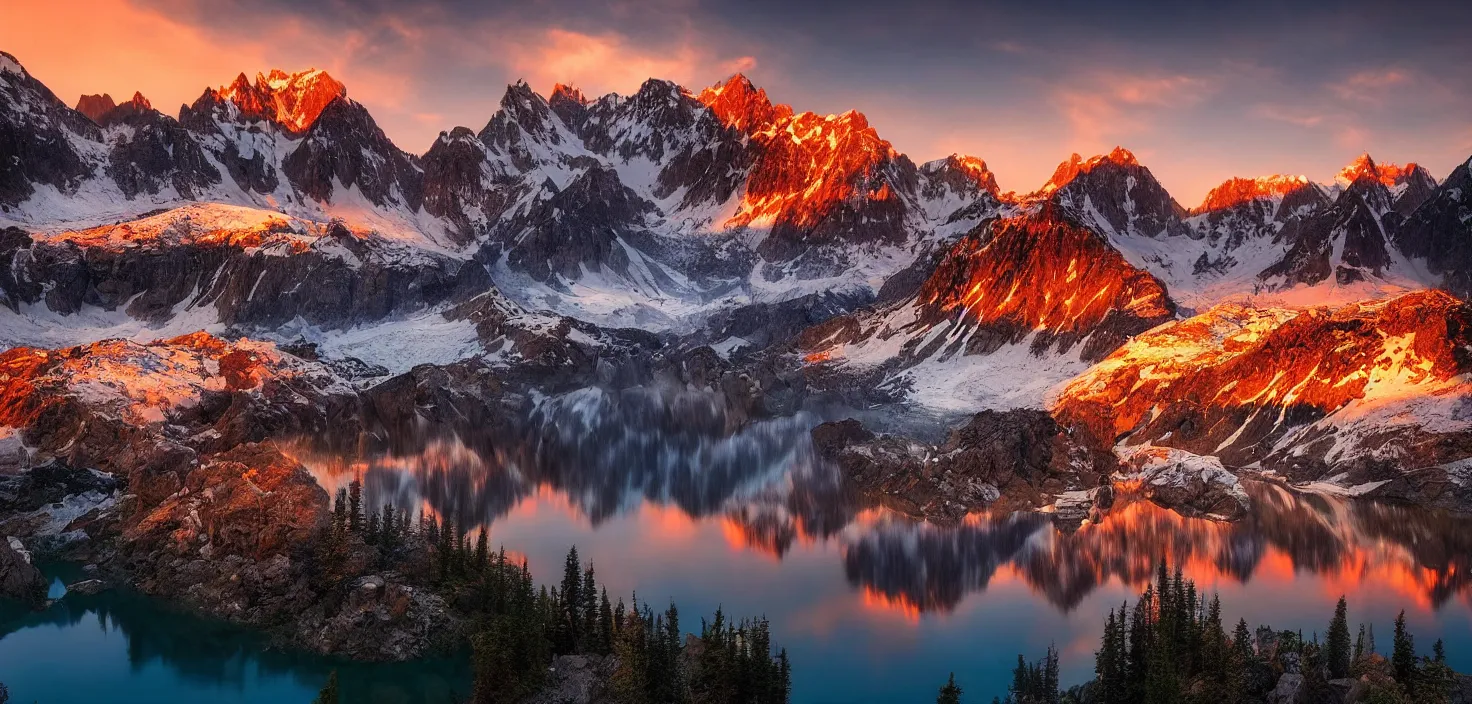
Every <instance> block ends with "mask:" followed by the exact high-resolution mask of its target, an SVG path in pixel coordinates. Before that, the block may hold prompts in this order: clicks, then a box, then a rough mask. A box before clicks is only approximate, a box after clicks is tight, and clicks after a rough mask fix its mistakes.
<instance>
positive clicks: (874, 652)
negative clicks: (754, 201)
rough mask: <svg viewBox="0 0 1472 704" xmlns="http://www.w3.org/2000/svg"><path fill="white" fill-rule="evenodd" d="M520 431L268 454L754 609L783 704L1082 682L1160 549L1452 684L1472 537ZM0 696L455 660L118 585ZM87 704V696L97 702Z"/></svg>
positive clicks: (286, 681)
mask: <svg viewBox="0 0 1472 704" xmlns="http://www.w3.org/2000/svg"><path fill="white" fill-rule="evenodd" d="M538 421H539V422H540V423H542V425H541V427H542V430H541V431H540V432H539V433H537V434H536V435H535V436H534V437H533V438H531V439H528V438H525V437H522V438H518V439H516V440H515V441H510V442H508V441H504V440H501V441H495V440H492V439H489V438H485V437H483V436H481V435H480V434H477V433H476V432H475V430H474V429H467V428H460V429H457V430H454V431H451V430H449V429H443V428H430V429H425V428H417V429H414V430H413V431H407V430H402V429H401V430H400V431H398V432H395V433H392V434H390V435H389V436H384V435H382V434H380V435H378V436H376V437H368V438H363V439H360V440H358V441H355V442H348V443H346V445H347V449H344V443H342V442H339V443H336V444H335V445H334V446H333V447H332V448H331V449H327V448H324V447H323V446H322V445H321V444H320V443H319V442H316V441H305V440H304V441H301V442H296V443H291V444H288V445H287V446H286V447H287V449H288V450H289V451H290V452H291V453H292V454H294V455H295V456H296V457H297V458H298V459H300V460H301V461H303V462H304V463H305V464H307V466H308V467H309V468H310V469H312V471H313V473H314V475H315V476H317V478H318V480H319V481H320V482H321V483H322V484H323V485H324V486H325V487H327V488H328V489H329V491H331V490H334V489H335V487H337V486H340V485H344V484H346V483H347V482H348V481H350V479H351V478H352V477H354V476H361V477H363V478H364V482H365V485H366V486H367V489H368V494H369V498H370V501H374V502H382V501H390V500H391V501H393V502H394V503H395V504H396V505H398V506H406V505H408V506H419V507H421V508H423V509H424V510H431V511H434V512H437V513H440V514H451V515H454V516H456V517H457V520H460V521H465V522H469V523H471V524H473V525H477V526H487V527H488V528H489V531H490V534H491V536H492V544H493V545H504V546H505V547H506V548H507V550H508V552H511V553H515V554H519V555H525V556H526V557H527V558H528V559H529V560H530V561H531V565H532V569H533V572H534V573H535V574H537V575H539V576H542V577H544V578H556V576H557V571H558V567H560V565H561V564H562V557H563V555H564V554H565V553H566V551H567V549H568V547H569V546H571V545H574V544H575V545H577V547H578V550H579V552H580V553H581V554H582V555H583V556H584V558H585V559H591V560H592V561H593V563H594V565H595V568H596V570H597V573H598V577H599V579H600V580H601V581H603V582H605V583H607V585H608V586H609V589H610V591H611V592H621V593H623V594H625V595H629V594H632V593H634V592H635V591H637V593H638V596H639V598H640V600H641V601H646V600H647V601H651V602H653V603H654V604H655V605H656V606H659V605H662V604H663V603H665V602H666V601H668V600H670V599H673V600H675V601H676V602H677V603H678V604H679V606H680V610H681V614H682V616H684V617H685V618H686V619H689V620H688V621H687V622H686V623H685V627H686V630H692V629H694V628H696V627H697V626H698V620H696V619H697V618H698V615H700V614H709V613H711V612H713V611H714V610H715V608H716V607H717V606H723V607H724V608H725V610H726V611H727V613H730V614H733V615H758V614H765V615H766V616H767V617H768V618H770V619H771V621H772V629H773V640H774V642H776V643H777V644H779V645H782V646H785V647H786V648H787V650H788V653H789V655H790V656H791V658H792V661H793V664H794V676H793V701H794V702H801V703H815V704H823V703H827V702H925V701H933V700H934V696H935V689H936V688H937V687H938V686H939V685H940V684H941V683H942V682H944V681H945V679H946V676H947V674H948V673H950V672H952V671H954V672H955V673H956V679H957V681H958V682H959V683H960V684H961V685H962V686H963V687H964V688H965V689H966V690H967V692H968V696H967V699H968V700H974V701H989V700H990V699H991V697H992V696H993V695H1000V694H1004V693H1005V687H1006V682H1007V680H1008V677H1009V669H1010V668H1011V667H1012V665H1014V664H1015V662H1016V657H1017V654H1018V653H1019V652H1020V653H1024V654H1026V655H1028V656H1029V657H1036V656H1038V655H1040V654H1041V653H1042V652H1043V651H1044V650H1045V649H1046V648H1047V646H1048V645H1049V644H1050V643H1056V644H1057V646H1058V648H1059V650H1060V652H1061V653H1062V667H1063V673H1062V674H1063V679H1064V681H1065V684H1074V683H1078V682H1082V681H1084V680H1086V679H1088V678H1089V677H1090V676H1091V675H1092V652H1093V650H1094V649H1095V648H1096V647H1097V640H1098V638H1099V634H1100V632H1101V630H1102V624H1103V619H1104V615H1105V614H1106V613H1107V612H1108V610H1109V609H1110V608H1111V607H1117V606H1119V605H1120V604H1121V603H1122V602H1124V601H1125V600H1127V599H1133V597H1134V595H1135V594H1137V593H1138V591H1139V590H1140V589H1141V588H1143V586H1144V584H1145V583H1146V582H1147V581H1148V580H1149V579H1150V577H1151V575H1152V572H1153V568H1154V565H1155V564H1156V563H1157V562H1158V561H1159V560H1160V559H1162V558H1169V559H1170V560H1171V561H1172V562H1173V563H1177V564H1182V565H1184V567H1185V571H1186V573H1187V575H1188V576H1190V577H1192V578H1193V579H1195V580H1196V582H1197V584H1198V585H1200V586H1201V587H1202V588H1203V590H1204V591H1207V592H1217V593H1219V594H1220V595H1221V598H1222V601H1223V605H1224V611H1225V613H1226V614H1227V616H1228V617H1229V618H1230V619H1231V620H1232V621H1235V620H1236V619H1237V618H1238V617H1243V618H1246V619H1247V622H1248V623H1249V624H1250V625H1253V626H1256V625H1257V624H1259V623H1269V624H1272V625H1274V626H1275V627H1278V628H1289V629H1302V630H1303V631H1304V633H1305V635H1307V634H1310V633H1313V632H1315V631H1322V630H1323V629H1324V627H1325V626H1326V624H1327V623H1328V620H1329V616H1330V615H1331V614H1332V611H1333V604H1334V601H1335V600H1337V599H1338V597H1339V596H1340V595H1341V594H1347V595H1349V598H1350V616H1351V620H1352V621H1365V622H1369V623H1371V624H1373V626H1374V628H1375V632H1376V634H1378V635H1379V639H1378V640H1379V643H1380V644H1381V646H1382V650H1383V649H1385V648H1387V647H1388V645H1389V642H1390V637H1389V636H1390V632H1391V622H1392V620H1393V619H1394V618H1395V614H1396V612H1397V611H1399V610H1400V609H1405V610H1406V612H1407V621H1408V622H1409V624H1410V626H1411V628H1412V630H1413V632H1414V633H1415V634H1416V636H1417V643H1418V645H1419V646H1420V647H1421V649H1422V650H1429V647H1430V644H1431V643H1432V642H1433V641H1434V640H1435V639H1437V638H1443V639H1445V641H1446V644H1447V650H1448V652H1449V655H1450V658H1451V660H1452V665H1453V667H1455V668H1456V669H1458V670H1459V671H1464V672H1465V671H1472V520H1469V519H1467V518H1464V517H1454V516H1448V515H1444V514H1439V513H1435V512H1430V511H1424V510H1418V509H1410V508H1404V507H1396V506H1389V505H1383V504H1377V503H1370V502H1350V501H1346V500H1342V499H1337V498H1328V497H1322V496H1313V495H1300V494H1295V493H1290V492H1288V491H1285V490H1283V489H1281V488H1277V487H1273V486H1265V485H1255V486H1252V487H1251V493H1252V494H1253V498H1254V503H1255V510H1254V513H1253V515H1252V516H1251V517H1250V518H1248V519H1247V520H1244V521H1242V522H1239V523H1234V524H1222V523H1214V522H1210V521H1203V520H1195V519H1186V518H1182V517H1180V516H1179V515H1177V514H1175V513H1173V512H1170V511H1167V510H1164V509H1160V508H1158V507H1156V506H1154V505H1152V504H1149V503H1130V504H1128V505H1124V506H1122V507H1119V508H1116V510H1114V511H1113V512H1111V513H1110V514H1109V515H1108V516H1107V518H1106V519H1105V520H1104V521H1103V522H1101V523H1100V524H1098V525H1092V526H1086V527H1084V528H1083V529H1080V530H1076V531H1060V530H1058V529H1056V528H1055V527H1054V526H1053V524H1052V523H1051V522H1050V521H1048V520H1046V519H1045V518H1043V517H1040V516H1036V515H995V516H988V515H977V516H972V517H970V518H969V519H968V520H967V521H965V522H964V523H963V524H961V525H959V526H950V527H942V526H935V525H930V524H926V523H921V522H916V521H913V520H910V519H908V518H905V517H903V516H900V515H897V514H894V513H892V512H888V511H886V510H883V509H881V508H878V507H875V506H872V505H866V503H865V502H863V501H862V500H860V499H858V498H856V497H854V496H853V495H852V494H851V492H849V491H847V490H846V488H845V487H844V486H843V483H842V482H841V481H839V479H838V477H837V476H836V474H835V473H834V472H833V471H832V469H831V468H826V467H824V466H822V465H821V463H818V462H816V461H815V460H814V459H813V457H812V452H811V448H810V447H809V445H808V443H807V440H806V438H807V430H808V429H809V428H810V427H811V425H812V424H813V423H815V422H817V419H815V418H812V417H808V416H804V415H799V416H797V417H795V418H789V419H783V420H776V421H764V422H758V423H754V424H737V423H734V422H730V421H728V420H727V419H725V418H724V417H723V416H722V415H721V414H720V413H719V412H711V411H710V409H708V408H705V407H704V406H702V405H701V404H699V403H695V402H692V401H690V400H689V399H685V400H682V399H679V398H676V399H673V400H671V399H668V398H661V399H657V400H656V399H650V398H645V397H640V396H637V395H634V396H631V395H628V394H624V395H617V396H615V395H609V394H604V393H600V392H594V391H589V392H582V393H581V394H573V395H570V396H569V397H564V398H562V399H557V400H554V401H553V402H549V403H548V404H547V405H546V407H545V408H544V411H543V416H542V417H540V418H539V419H538ZM0 634H3V635H0V682H5V683H6V684H8V685H9V686H10V688H11V693H12V700H13V701H17V702H30V701H33V700H34V701H37V702H56V703H65V702H94V701H102V700H107V701H120V702H121V701H129V702H145V701H147V702H176V701H177V702H186V701H187V702H194V701H205V700H208V701H221V702H291V701H301V702H307V701H310V700H311V698H312V696H313V695H314V694H315V691H316V689H317V688H318V687H320V686H321V683H322V682H323V681H324V679H325V677H326V673H327V672H328V671H329V670H331V669H332V668H334V667H337V668H342V677H343V680H344V682H345V686H348V687H351V688H352V691H353V692H354V694H355V696H354V697H353V698H352V699H351V701H364V702H383V703H385V704H387V703H389V702H394V703H398V702H403V703H405V704H409V703H420V702H423V703H425V704H429V703H431V702H446V701H451V699H452V697H453V696H455V695H457V694H459V695H463V694H464V693H465V692H466V691H467V690H468V679H467V675H466V673H465V671H464V665H463V662H461V661H456V660H453V659H451V660H448V661H433V662H420V663H409V664H404V665H395V666H381V665H380V666H348V665H344V664H342V663H336V662H333V661H331V660H327V659H323V658H317V657H311V656H306V655H301V654H292V653H281V652H277V651H270V650H267V649H265V647H264V643H263V642H262V641H261V640H260V639H259V638H256V637H254V636H252V635H251V634H249V633H244V632H241V631H239V630H237V629H233V628H228V627H224V626H220V625H218V624H211V623H208V622H204V621H201V620H199V619H195V618H192V617H189V616H185V615H181V614H177V613H173V612H171V611H168V610H166V609H164V608H162V607H161V606H160V605H159V604H158V603H157V602H154V601H150V600H146V599H141V598H137V597H131V596H128V595H126V594H112V595H103V596H100V597H88V598H77V597H76V596H75V595H73V596H68V597H67V598H66V599H63V600H62V601H61V602H59V603H58V604H57V605H56V606H54V607H52V609H51V610H49V611H47V612H44V613H40V614H14V613H10V614H4V615H3V622H0ZM99 697H101V698H99Z"/></svg>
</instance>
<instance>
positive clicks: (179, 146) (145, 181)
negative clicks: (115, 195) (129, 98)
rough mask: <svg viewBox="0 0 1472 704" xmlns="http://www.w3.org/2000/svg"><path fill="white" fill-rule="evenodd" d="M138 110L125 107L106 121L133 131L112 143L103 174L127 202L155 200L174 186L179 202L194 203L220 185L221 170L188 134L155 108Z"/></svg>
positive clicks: (111, 114) (109, 113)
mask: <svg viewBox="0 0 1472 704" xmlns="http://www.w3.org/2000/svg"><path fill="white" fill-rule="evenodd" d="M138 97H139V98H141V97H142V96H138ZM144 104H145V105H146V102H145V103H144ZM136 106H137V103H136V102H133V103H124V104H123V105H121V106H119V107H116V108H113V109H112V110H110V111H109V112H107V113H106V114H105V115H104V116H103V120H104V122H105V123H106V124H107V125H109V126H111V125H126V126H127V127H130V128H132V129H131V134H128V133H125V134H123V135H122V136H119V137H118V138H117V139H115V140H114V141H113V143H112V149H111V150H110V151H109V153H108V165H107V167H106V168H105V169H104V171H105V172H106V173H107V175H108V176H110V177H112V179H113V181H115V182H117V184H118V188H119V189H120V190H121V191H122V192H123V195H124V196H125V197H127V198H134V197H136V196H138V195H139V194H141V193H148V194H157V193H158V192H159V191H160V190H161V189H162V188H164V187H165V186H173V187H174V190H175V191H177V192H178V194H179V195H180V197H183V198H186V199H193V198H195V197H197V196H198V195H199V194H200V192H201V191H202V190H203V189H205V188H208V187H209V186H212V185H215V184H218V183H220V182H221V178H222V177H221V175H220V172H219V170H218V169H216V168H215V167H214V165H213V164H211V163H210V162H209V160H208V159H207V158H206V157H205V153H204V150H203V149H202V148H200V146H199V143H198V142H196V141H195V139H194V137H193V136H192V135H191V134H190V133H189V132H188V130H185V129H184V128H183V127H181V126H180V125H179V123H178V122H176V121H175V120H174V119H173V118H171V117H168V116H166V115H163V114H161V113H159V112H158V111H156V110H153V109H152V108H141V107H136Z"/></svg>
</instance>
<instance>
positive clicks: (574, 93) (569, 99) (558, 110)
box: [547, 83, 588, 132]
mask: <svg viewBox="0 0 1472 704" xmlns="http://www.w3.org/2000/svg"><path fill="white" fill-rule="evenodd" d="M547 105H548V107H550V108H551V109H552V112H553V113H554V114H556V115H557V117H559V118H561V119H562V121H563V123H565V124H566V125H567V126H568V127H571V128H572V129H573V131H574V132H576V131H579V130H581V129H582V126H583V124H584V123H585V122H586V121H587V118H588V98H587V96H584V95H583V92H582V91H581V90H578V89H577V88H576V87H574V86H569V85H565V84H562V83H558V84H557V85H555V86H553V87H552V97H550V98H548V99H547Z"/></svg>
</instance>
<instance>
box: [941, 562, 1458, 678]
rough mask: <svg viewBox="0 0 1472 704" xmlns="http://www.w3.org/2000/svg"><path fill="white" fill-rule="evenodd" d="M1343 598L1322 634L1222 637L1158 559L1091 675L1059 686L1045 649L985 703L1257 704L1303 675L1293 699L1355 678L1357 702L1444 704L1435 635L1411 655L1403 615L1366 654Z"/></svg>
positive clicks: (1213, 610)
mask: <svg viewBox="0 0 1472 704" xmlns="http://www.w3.org/2000/svg"><path fill="white" fill-rule="evenodd" d="M1348 610H1349V609H1348V604H1347V602H1346V600H1345V599H1344V598H1343V597H1341V598H1340V599H1339V603H1338V604H1337V605H1336V606H1335V609H1334V615H1333V617H1332V618H1331V619H1330V621H1329V625H1328V628H1327V629H1326V631H1325V634H1324V639H1323V640H1322V641H1321V640H1320V638H1319V634H1318V633H1314V634H1313V635H1312V637H1310V638H1307V639H1306V638H1305V637H1304V635H1303V634H1302V633H1301V632H1293V631H1281V632H1275V631H1273V630H1272V629H1271V628H1269V627H1266V626H1259V627H1258V629H1257V630H1256V631H1255V632H1254V631H1250V630H1249V629H1248V626H1247V621H1246V620H1245V619H1239V620H1238V621H1237V625H1236V626H1235V628H1233V630H1232V632H1231V633H1230V634H1228V633H1227V631H1226V629H1225V628H1224V625H1223V621H1222V607H1221V601H1220V600H1219V599H1218V598H1217V597H1216V596H1212V597H1211V598H1210V599H1205V598H1203V597H1202V595H1200V594H1199V593H1198V592H1197V590H1196V585H1195V583H1194V582H1192V581H1191V580H1189V579H1184V578H1183V577H1182V574H1181V571H1180V570H1179V569H1177V570H1175V571H1174V572H1171V571H1170V569H1169V568H1168V567H1167V566H1166V565H1165V564H1164V563H1162V564H1161V565H1160V567H1159V569H1158V570H1157V572H1156V579H1155V582H1154V584H1151V585H1149V586H1147V587H1146V588H1145V591H1144V592H1143V593H1142V594H1141V595H1140V597H1139V599H1138V600H1137V601H1136V602H1135V604H1134V606H1133V607H1131V606H1130V605H1129V604H1128V603H1125V604H1122V605H1121V606H1120V607H1119V608H1118V609H1111V610H1110V612H1109V615H1108V617H1107V618H1106V619H1105V622H1104V634H1103V636H1102V637H1101V639H1100V647H1099V650H1098V651H1096V652H1095V657H1094V673H1095V675H1096V677H1095V679H1094V680H1093V681H1091V682H1089V683H1088V684H1085V685H1081V686H1077V687H1073V688H1071V689H1069V690H1068V691H1066V692H1065V691H1061V690H1060V689H1059V686H1058V653H1057V651H1056V650H1055V649H1053V648H1051V647H1050V648H1049V649H1048V651H1047V654H1046V655H1044V656H1043V658H1042V659H1041V660H1039V661H1037V662H1028V661H1027V660H1026V659H1025V658H1024V657H1023V656H1021V655H1019V656H1018V664H1017V667H1016V668H1015V669H1014V670H1013V673H1012V684H1011V686H1010V687H1009V688H1008V693H1007V696H1006V698H1005V699H1001V698H994V699H993V702H994V704H997V703H999V702H1003V701H1005V702H1006V703H1007V704H1136V703H1140V702H1143V703H1145V704H1167V703H1169V704H1175V703H1178V702H1185V703H1187V704H1196V703H1200V704H1206V703H1208V702H1210V703H1213V704H1215V703H1223V704H1243V703H1248V702H1262V701H1265V700H1266V697H1267V695H1268V693H1269V692H1271V691H1272V690H1273V689H1274V687H1275V686H1276V684H1277V682H1278V680H1279V678H1280V677H1282V676H1283V675H1285V674H1295V675H1299V676H1301V677H1302V678H1303V681H1302V685H1301V689H1300V693H1301V694H1300V698H1299V699H1298V701H1300V702H1329V701H1339V699H1338V697H1337V696H1336V695H1335V694H1334V689H1333V685H1331V683H1330V682H1331V680H1342V679H1346V678H1351V679H1358V680H1361V681H1362V682H1363V683H1364V685H1365V692H1364V696H1363V697H1362V698H1361V700H1360V701H1364V702H1374V703H1375V704H1411V703H1412V702H1414V703H1416V704H1445V703H1446V702H1449V701H1450V698H1451V695H1452V692H1453V690H1454V687H1455V682H1456V680H1455V673H1453V672H1452V670H1451V668H1450V667H1449V666H1448V665H1447V664H1446V652H1445V648H1444V646H1443V644H1442V642H1441V641H1440V640H1438V641H1436V643H1435V645H1434V646H1433V647H1432V654H1431V655H1429V656H1421V657H1418V656H1417V655H1416V649H1415V639H1414V637H1413V636H1412V635H1411V634H1410V633H1409V631H1408V630H1407V629H1406V624H1405V612H1401V613H1400V615H1399V616H1398V617H1397V618H1396V620H1395V635H1394V642H1393V644H1392V647H1391V653H1390V657H1389V658H1388V659H1387V658H1386V657H1384V656H1382V655H1380V654H1379V653H1378V652H1377V650H1376V645H1375V634H1374V629H1373V627H1369V628H1367V627H1366V626H1364V625H1361V626H1360V627H1359V632H1358V635H1357V636H1353V637H1352V636H1351V634H1350V628H1349V614H1348ZM961 694H962V690H961V688H960V687H958V686H957V685H956V682H955V675H954V674H953V675H952V676H951V678H950V680H949V681H948V682H947V683H946V684H945V685H944V686H943V687H942V688H941V690H940V693H939V695H938V696H937V698H936V701H937V702H938V704H960V702H961Z"/></svg>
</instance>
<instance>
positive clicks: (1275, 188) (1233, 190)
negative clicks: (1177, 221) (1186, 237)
mask: <svg viewBox="0 0 1472 704" xmlns="http://www.w3.org/2000/svg"><path fill="white" fill-rule="evenodd" d="M1312 187H1313V184H1312V183H1310V182H1309V180H1308V177H1307V176H1286V175H1283V174H1273V175H1272V176H1259V177H1257V178H1240V177H1233V178H1229V179H1227V180H1226V181H1223V182H1222V183H1221V185H1219V186H1217V187H1216V188H1213V189H1211V192H1209V193H1207V194H1206V199H1205V200H1203V201H1201V205H1200V206H1198V207H1197V208H1196V209H1195V210H1193V211H1192V213H1193V214H1200V213H1209V212H1212V211H1216V210H1226V209H1228V208H1233V207H1236V206H1238V205H1242V204H1243V203H1249V202H1252V201H1256V200H1263V199H1273V198H1279V197H1283V196H1286V195H1288V194H1289V193H1292V192H1294V191H1297V190H1299V189H1303V188H1312Z"/></svg>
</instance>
